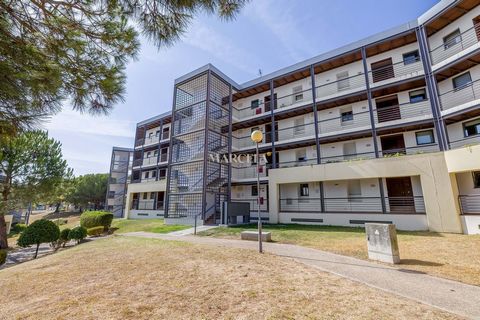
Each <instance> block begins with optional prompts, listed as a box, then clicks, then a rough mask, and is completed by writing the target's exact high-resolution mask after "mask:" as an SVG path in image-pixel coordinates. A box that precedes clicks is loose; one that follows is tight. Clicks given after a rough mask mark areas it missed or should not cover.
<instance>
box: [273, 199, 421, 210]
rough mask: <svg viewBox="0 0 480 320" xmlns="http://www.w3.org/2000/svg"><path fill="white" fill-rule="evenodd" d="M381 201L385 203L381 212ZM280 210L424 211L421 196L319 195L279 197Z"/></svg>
mask: <svg viewBox="0 0 480 320" xmlns="http://www.w3.org/2000/svg"><path fill="white" fill-rule="evenodd" d="M382 202H383V203H385V208H386V210H385V212H383V205H382ZM279 204H280V211H283V212H305V213H391V214H395V213H402V214H403V213H412V214H414V213H420V214H423V213H425V204H424V201H423V197H421V196H411V197H385V198H384V199H382V197H361V196H358V197H325V198H324V199H323V204H324V208H325V211H324V212H322V209H321V208H322V199H321V198H320V197H304V198H281V199H280V203H279Z"/></svg>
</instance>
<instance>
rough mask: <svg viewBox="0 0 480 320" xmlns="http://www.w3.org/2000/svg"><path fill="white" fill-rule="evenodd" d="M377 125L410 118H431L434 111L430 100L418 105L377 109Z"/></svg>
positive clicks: (405, 104) (411, 104) (375, 112)
mask: <svg viewBox="0 0 480 320" xmlns="http://www.w3.org/2000/svg"><path fill="white" fill-rule="evenodd" d="M373 112H374V114H375V123H376V124H383V123H388V122H390V121H397V120H403V119H409V118H430V117H431V116H432V109H431V108H430V102H429V101H428V100H424V101H420V102H416V103H410V102H408V103H402V104H399V105H393V106H389V107H384V108H375V109H374V110H373Z"/></svg>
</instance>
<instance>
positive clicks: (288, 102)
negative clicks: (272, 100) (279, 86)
mask: <svg viewBox="0 0 480 320" xmlns="http://www.w3.org/2000/svg"><path fill="white" fill-rule="evenodd" d="M312 102H313V97H312V88H311V87H309V88H308V89H306V90H302V91H298V92H295V93H292V94H288V95H285V96H282V97H278V98H277V99H276V106H277V109H282V108H288V107H292V106H301V105H304V104H308V103H312Z"/></svg>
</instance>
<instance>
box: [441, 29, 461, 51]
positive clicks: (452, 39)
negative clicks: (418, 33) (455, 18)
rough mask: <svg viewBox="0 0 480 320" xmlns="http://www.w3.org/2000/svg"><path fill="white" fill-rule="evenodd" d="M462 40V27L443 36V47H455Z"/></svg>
mask: <svg viewBox="0 0 480 320" xmlns="http://www.w3.org/2000/svg"><path fill="white" fill-rule="evenodd" d="M461 41H462V35H461V34H460V29H457V30H455V31H453V32H452V33H450V34H449V35H448V36H446V37H444V38H443V47H444V48H445V50H446V49H448V48H451V47H453V46H454V45H456V44H457V43H460V42H461Z"/></svg>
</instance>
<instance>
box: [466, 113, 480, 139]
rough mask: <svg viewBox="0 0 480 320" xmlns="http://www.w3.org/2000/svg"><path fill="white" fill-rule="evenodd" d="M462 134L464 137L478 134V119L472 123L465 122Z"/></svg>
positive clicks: (479, 121) (479, 124) (479, 120)
mask: <svg viewBox="0 0 480 320" xmlns="http://www.w3.org/2000/svg"><path fill="white" fill-rule="evenodd" d="M463 132H464V135H465V137H470V136H475V135H477V134H480V118H478V119H476V120H473V121H469V122H465V123H464V124H463Z"/></svg>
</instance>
